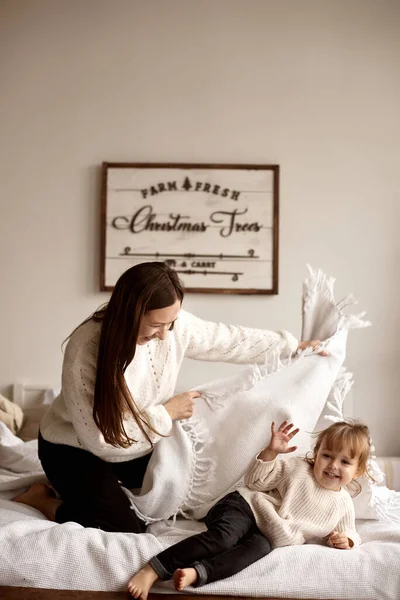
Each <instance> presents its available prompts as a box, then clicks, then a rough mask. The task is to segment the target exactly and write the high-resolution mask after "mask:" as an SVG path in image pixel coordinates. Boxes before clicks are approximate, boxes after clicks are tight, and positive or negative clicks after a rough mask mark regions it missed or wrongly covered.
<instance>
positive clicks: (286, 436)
mask: <svg viewBox="0 0 400 600" xmlns="http://www.w3.org/2000/svg"><path fill="white" fill-rule="evenodd" d="M298 432H299V428H298V427H297V428H296V429H293V423H288V422H287V421H283V423H281V425H280V426H279V429H278V431H276V429H275V422H274V421H272V423H271V441H270V442H269V444H268V446H267V449H268V450H270V451H271V452H274V453H275V452H276V453H277V454H288V453H289V452H294V451H295V450H297V446H289V442H290V440H291V439H292V438H293V437H294V436H295V435H296V433H298Z"/></svg>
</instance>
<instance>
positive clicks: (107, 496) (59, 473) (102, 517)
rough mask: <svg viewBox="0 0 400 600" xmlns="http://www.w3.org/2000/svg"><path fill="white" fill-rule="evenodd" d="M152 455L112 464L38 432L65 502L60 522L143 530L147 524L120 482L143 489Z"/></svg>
mask: <svg viewBox="0 0 400 600" xmlns="http://www.w3.org/2000/svg"><path fill="white" fill-rule="evenodd" d="M150 456H151V454H147V455H146V456H143V457H142V458H137V459H134V460H130V461H126V462H119V463H109V462H105V461H104V460H101V458H99V457H98V456H95V455H94V454H92V453H91V452H87V451H86V450H81V449H79V448H74V447H73V446H66V445H64V444H53V443H51V442H48V441H47V440H45V439H44V438H43V437H42V435H41V434H40V432H39V458H40V460H41V463H42V466H43V470H44V472H45V473H46V476H47V478H48V480H49V481H50V483H51V485H52V487H53V488H54V489H55V490H56V492H58V494H59V496H60V498H61V500H62V501H63V503H62V504H61V505H60V506H59V507H58V509H57V511H56V521H57V523H66V522H67V521H75V522H76V523H80V524H81V525H83V526H84V527H96V528H98V529H103V530H104V531H119V532H128V533H142V532H143V531H144V530H145V528H146V527H145V524H144V523H143V522H142V521H141V520H140V519H139V518H138V517H137V516H136V514H135V511H134V510H133V509H131V507H130V502H129V499H128V497H127V496H126V494H125V493H124V491H123V490H122V488H121V484H122V485H124V486H125V487H127V488H140V487H141V486H142V482H143V477H144V474H145V471H146V468H147V464H148V462H149V460H150Z"/></svg>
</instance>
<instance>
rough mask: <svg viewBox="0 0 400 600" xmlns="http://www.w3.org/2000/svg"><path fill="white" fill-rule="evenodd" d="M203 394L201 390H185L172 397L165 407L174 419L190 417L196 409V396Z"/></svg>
mask: <svg viewBox="0 0 400 600" xmlns="http://www.w3.org/2000/svg"><path fill="white" fill-rule="evenodd" d="M199 396H201V394H200V392H183V394H177V395H176V396H173V397H172V398H170V399H169V400H168V401H167V402H166V403H165V404H164V407H165V409H166V410H167V413H168V414H169V416H170V417H171V419H172V420H173V421H176V420H178V419H189V417H191V416H192V414H193V410H194V398H198V397H199Z"/></svg>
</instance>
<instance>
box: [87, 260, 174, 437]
mask: <svg viewBox="0 0 400 600" xmlns="http://www.w3.org/2000/svg"><path fill="white" fill-rule="evenodd" d="M183 296H184V288H183V285H182V283H181V281H180V280H179V277H178V275H177V274H176V272H175V271H174V270H173V269H171V268H170V267H169V266H168V265H166V264H165V263H162V262H148V263H141V264H139V265H135V266H134V267H131V268H130V269H128V270H127V271H125V273H123V274H122V275H121V277H120V278H119V279H118V281H117V283H116V284H115V287H114V291H113V293H112V295H111V298H110V300H109V302H108V304H106V305H105V306H103V307H101V308H100V309H98V310H97V311H96V312H94V313H93V315H92V316H91V317H90V318H91V319H93V320H95V321H101V322H102V327H101V334H100V342H99V352H98V357H97V373H96V383H95V390H94V406H93V418H94V422H95V423H96V425H97V427H98V428H99V429H100V431H101V433H102V434H103V436H104V440H105V441H106V442H107V443H109V444H111V445H112V446H116V447H120V446H122V447H124V448H127V447H128V446H130V445H131V444H132V443H133V442H135V441H136V440H134V439H132V438H130V437H129V435H128V434H127V432H126V431H125V428H124V417H125V416H126V415H127V414H131V415H132V417H133V418H134V419H135V421H136V423H137V425H138V427H139V428H140V430H141V431H142V432H143V434H144V436H145V437H146V439H147V440H148V442H149V443H150V444H151V440H150V438H149V435H148V430H150V431H152V432H154V433H158V432H157V431H156V430H155V429H154V428H153V427H152V426H151V424H150V423H149V422H148V421H147V420H146V418H145V416H144V414H143V413H142V411H141V410H140V408H139V407H138V405H137V404H136V402H135V400H134V398H133V397H132V395H131V393H130V391H129V388H128V386H127V384H126V381H125V377H124V373H125V370H126V368H127V366H128V365H129V364H130V363H131V362H132V360H133V357H134V356H135V351H136V344H137V340H138V335H139V328H140V323H141V321H142V318H143V316H144V315H145V314H146V313H148V312H149V311H151V310H156V309H160V308H166V307H167V306H171V305H172V304H174V303H175V302H176V301H177V300H179V301H180V302H182V300H183Z"/></svg>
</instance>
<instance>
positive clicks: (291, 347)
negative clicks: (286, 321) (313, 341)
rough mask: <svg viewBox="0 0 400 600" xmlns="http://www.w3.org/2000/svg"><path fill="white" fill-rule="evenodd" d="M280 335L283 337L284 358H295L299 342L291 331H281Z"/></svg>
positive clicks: (282, 354) (282, 355)
mask: <svg viewBox="0 0 400 600" xmlns="http://www.w3.org/2000/svg"><path fill="white" fill-rule="evenodd" d="M278 333H279V334H280V335H281V336H282V342H283V349H282V353H281V357H282V358H288V357H289V356H293V355H294V354H295V353H296V351H297V348H298V347H299V341H298V340H297V339H296V338H295V337H294V335H292V334H291V333H290V332H289V331H284V330H280V331H278Z"/></svg>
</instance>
